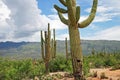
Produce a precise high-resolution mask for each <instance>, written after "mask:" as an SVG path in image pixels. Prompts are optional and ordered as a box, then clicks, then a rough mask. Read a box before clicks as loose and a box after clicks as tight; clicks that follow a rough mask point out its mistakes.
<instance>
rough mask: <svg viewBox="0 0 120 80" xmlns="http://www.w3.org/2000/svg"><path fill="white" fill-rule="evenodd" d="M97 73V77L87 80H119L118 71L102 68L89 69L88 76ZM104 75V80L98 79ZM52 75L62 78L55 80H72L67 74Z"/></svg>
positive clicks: (119, 73)
mask: <svg viewBox="0 0 120 80" xmlns="http://www.w3.org/2000/svg"><path fill="white" fill-rule="evenodd" d="M96 71H97V77H91V76H90V77H88V78H87V80H120V69H119V70H111V69H110V68H104V69H90V74H93V73H94V72H96ZM102 73H104V74H105V77H106V78H105V79H100V76H101V74H102ZM54 74H60V75H62V76H63V77H62V78H61V79H56V80H74V78H73V77H72V76H71V77H70V75H69V73H67V72H55V73H50V75H51V76H52V75H54Z"/></svg>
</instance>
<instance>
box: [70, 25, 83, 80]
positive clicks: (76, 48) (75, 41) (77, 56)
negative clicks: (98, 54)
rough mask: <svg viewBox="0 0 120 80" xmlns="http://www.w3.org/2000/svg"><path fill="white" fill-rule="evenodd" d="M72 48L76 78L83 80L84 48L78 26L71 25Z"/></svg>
mask: <svg viewBox="0 0 120 80" xmlns="http://www.w3.org/2000/svg"><path fill="white" fill-rule="evenodd" d="M69 34H70V49H71V56H72V57H71V58H72V65H73V73H74V78H75V80H82V49H81V46H80V36H79V30H78V28H74V27H69Z"/></svg>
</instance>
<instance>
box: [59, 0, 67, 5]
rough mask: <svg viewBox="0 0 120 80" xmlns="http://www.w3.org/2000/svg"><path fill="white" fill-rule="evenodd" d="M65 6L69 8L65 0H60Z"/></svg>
mask: <svg viewBox="0 0 120 80" xmlns="http://www.w3.org/2000/svg"><path fill="white" fill-rule="evenodd" d="M59 1H60V2H61V3H62V4H63V5H64V6H67V4H66V2H65V0H59Z"/></svg>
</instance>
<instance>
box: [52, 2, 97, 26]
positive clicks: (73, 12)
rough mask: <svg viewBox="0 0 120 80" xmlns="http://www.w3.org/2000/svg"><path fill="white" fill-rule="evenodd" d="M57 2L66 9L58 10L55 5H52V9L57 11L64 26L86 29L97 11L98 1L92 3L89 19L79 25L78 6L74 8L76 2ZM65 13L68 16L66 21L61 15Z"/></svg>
mask: <svg viewBox="0 0 120 80" xmlns="http://www.w3.org/2000/svg"><path fill="white" fill-rule="evenodd" d="M59 1H60V3H61V4H63V5H64V6H65V7H66V8H67V9H63V8H60V7H58V6H57V5H54V8H55V9H56V10H57V12H58V15H59V18H60V20H61V22H63V23H64V24H66V25H72V26H76V25H77V28H84V27H87V26H88V25H89V24H90V23H91V22H92V21H93V19H94V17H95V14H96V10H97V3H98V0H94V1H93V6H92V9H91V13H90V15H89V17H88V18H87V19H86V20H85V21H83V22H81V23H79V22H78V21H79V19H80V6H76V0H59ZM65 13H67V14H68V19H65V18H64V16H63V14H65Z"/></svg>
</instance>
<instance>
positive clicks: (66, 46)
mask: <svg viewBox="0 0 120 80" xmlns="http://www.w3.org/2000/svg"><path fill="white" fill-rule="evenodd" d="M65 50H66V59H68V43H67V38H65Z"/></svg>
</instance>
